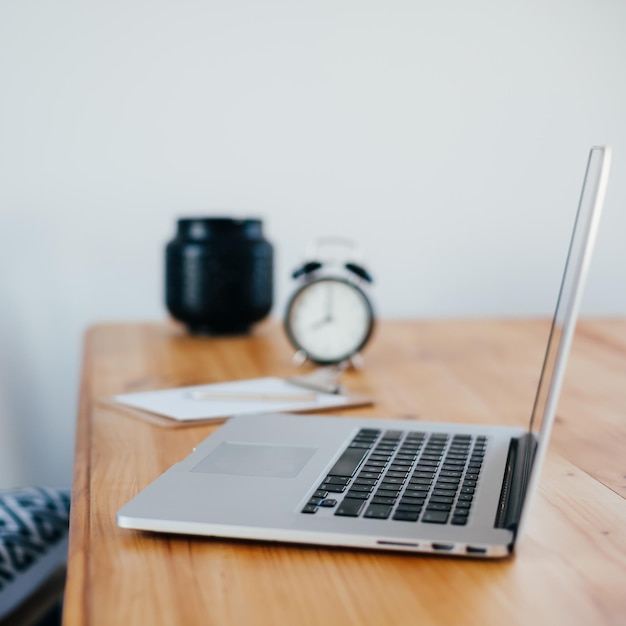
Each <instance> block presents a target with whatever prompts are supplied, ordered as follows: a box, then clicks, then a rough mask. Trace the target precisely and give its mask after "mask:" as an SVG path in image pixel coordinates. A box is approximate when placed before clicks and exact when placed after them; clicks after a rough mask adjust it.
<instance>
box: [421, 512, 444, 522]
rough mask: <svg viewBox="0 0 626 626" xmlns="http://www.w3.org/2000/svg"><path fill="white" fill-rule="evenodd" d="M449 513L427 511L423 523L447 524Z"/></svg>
mask: <svg viewBox="0 0 626 626" xmlns="http://www.w3.org/2000/svg"><path fill="white" fill-rule="evenodd" d="M448 517H449V513H448V512H447V511H426V513H424V517H422V522H426V523H427V524H445V523H446V522H447V521H448Z"/></svg>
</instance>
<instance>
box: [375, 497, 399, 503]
mask: <svg viewBox="0 0 626 626" xmlns="http://www.w3.org/2000/svg"><path fill="white" fill-rule="evenodd" d="M395 501H396V498H390V497H388V496H374V497H373V498H372V504H394V503H395Z"/></svg>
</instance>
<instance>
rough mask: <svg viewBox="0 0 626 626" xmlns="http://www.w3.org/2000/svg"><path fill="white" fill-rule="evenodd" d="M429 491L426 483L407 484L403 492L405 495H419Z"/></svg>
mask: <svg viewBox="0 0 626 626" xmlns="http://www.w3.org/2000/svg"><path fill="white" fill-rule="evenodd" d="M429 491H430V487H429V486H428V485H408V487H407V488H406V491H405V492H404V493H405V495H407V496H414V497H421V496H423V495H424V494H425V493H428V492H429Z"/></svg>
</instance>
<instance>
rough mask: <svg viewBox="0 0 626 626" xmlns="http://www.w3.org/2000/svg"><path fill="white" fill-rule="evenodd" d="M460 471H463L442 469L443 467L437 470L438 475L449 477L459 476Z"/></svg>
mask: <svg viewBox="0 0 626 626" xmlns="http://www.w3.org/2000/svg"><path fill="white" fill-rule="evenodd" d="M462 473H463V472H462V471H461V470H457V471H454V470H444V469H442V470H441V471H440V472H439V476H448V477H450V478H461V474H462Z"/></svg>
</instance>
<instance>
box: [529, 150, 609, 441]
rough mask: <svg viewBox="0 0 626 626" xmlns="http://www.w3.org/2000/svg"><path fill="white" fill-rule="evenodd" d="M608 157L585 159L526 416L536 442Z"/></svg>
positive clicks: (567, 336) (544, 425)
mask: <svg viewBox="0 0 626 626" xmlns="http://www.w3.org/2000/svg"><path fill="white" fill-rule="evenodd" d="M610 158H611V151H610V148H607V147H594V148H592V149H591V151H590V153H589V158H588V160H587V168H586V171H585V177H584V180H583V186H582V191H581V194H580V200H579V203H578V211H577V213H576V220H575V222H574V230H573V233H572V238H571V241H570V245H569V250H568V253H567V259H566V262H565V270H564V272H563V278H562V281H561V287H560V290H559V296H558V299H557V304H556V311H555V313H554V318H553V320H552V328H551V330H550V336H549V339H548V347H547V349H546V354H545V358H544V362H543V368H542V371H541V377H540V380H539V385H538V388H537V395H536V397H535V403H534V406H533V411H532V414H531V419H530V426H529V431H533V432H539V443H540V444H541V440H542V439H543V440H546V441H547V439H548V436H549V431H550V428H551V424H552V422H553V421H554V414H555V412H556V402H557V400H558V395H559V391H560V387H561V383H562V381H563V375H564V370H565V364H566V361H567V355H568V352H569V348H570V344H571V341H572V337H573V334H574V328H575V325H576V318H577V316H578V311H579V309H580V304H581V300H582V294H583V289H584V282H585V278H586V275H587V271H588V269H589V264H590V261H591V256H592V251H593V246H594V243H595V239H596V233H597V229H598V224H599V221H600V213H601V211H602V206H603V204H604V197H605V194H606V186H607V182H608V174H609V166H610Z"/></svg>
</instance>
